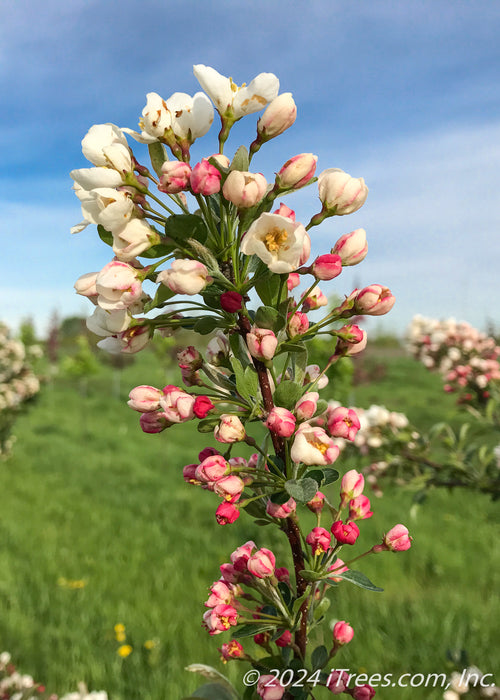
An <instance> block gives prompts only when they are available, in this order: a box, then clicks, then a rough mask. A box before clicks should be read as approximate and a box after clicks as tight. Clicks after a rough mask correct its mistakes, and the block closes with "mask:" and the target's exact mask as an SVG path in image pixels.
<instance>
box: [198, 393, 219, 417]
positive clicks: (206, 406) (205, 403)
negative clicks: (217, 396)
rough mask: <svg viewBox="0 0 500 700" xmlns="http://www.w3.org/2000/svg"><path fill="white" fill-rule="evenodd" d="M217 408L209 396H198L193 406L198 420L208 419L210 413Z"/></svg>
mask: <svg viewBox="0 0 500 700" xmlns="http://www.w3.org/2000/svg"><path fill="white" fill-rule="evenodd" d="M213 408H215V406H214V404H213V403H212V402H211V401H210V399H209V398H208V396H197V397H196V399H195V400H194V404H193V413H194V415H195V416H196V417H197V418H206V417H207V415H208V413H209V412H210V411H211V410H212V409H213Z"/></svg>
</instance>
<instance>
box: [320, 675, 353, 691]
mask: <svg viewBox="0 0 500 700" xmlns="http://www.w3.org/2000/svg"><path fill="white" fill-rule="evenodd" d="M348 683H349V674H348V673H347V672H346V671H332V672H331V673H330V675H329V676H328V680H327V681H326V687H327V688H328V690H329V691H330V692H331V693H333V694H334V695H340V694H341V693H343V692H344V691H345V689H346V688H347V684H348Z"/></svg>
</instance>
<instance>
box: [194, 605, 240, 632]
mask: <svg viewBox="0 0 500 700" xmlns="http://www.w3.org/2000/svg"><path fill="white" fill-rule="evenodd" d="M203 622H204V626H205V628H206V629H207V630H208V631H209V632H210V634H211V635H214V634H220V632H225V631H226V630H228V629H229V628H230V627H233V626H234V625H237V624H238V611H237V610H235V608H233V606H232V605H224V604H221V605H216V606H215V607H214V608H213V609H212V610H207V612H206V613H205V614H204V615H203Z"/></svg>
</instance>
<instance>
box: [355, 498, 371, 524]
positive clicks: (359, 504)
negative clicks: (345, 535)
mask: <svg viewBox="0 0 500 700" xmlns="http://www.w3.org/2000/svg"><path fill="white" fill-rule="evenodd" d="M370 508H371V504H370V499H369V498H368V497H367V496H356V498H353V499H352V500H351V501H349V520H366V518H371V517H372V515H373V513H372V511H371V510H370Z"/></svg>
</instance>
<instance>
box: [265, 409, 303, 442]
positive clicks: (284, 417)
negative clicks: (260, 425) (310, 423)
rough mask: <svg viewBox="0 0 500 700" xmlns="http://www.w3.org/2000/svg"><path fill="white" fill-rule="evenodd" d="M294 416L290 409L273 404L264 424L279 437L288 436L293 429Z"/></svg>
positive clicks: (291, 433)
mask: <svg viewBox="0 0 500 700" xmlns="http://www.w3.org/2000/svg"><path fill="white" fill-rule="evenodd" d="M295 423H296V419H295V416H294V415H293V413H292V412H291V411H289V410H288V409H286V408H282V407H281V406H274V408H272V409H271V411H270V412H269V415H268V417H267V419H266V421H265V425H266V426H267V427H268V428H269V430H270V431H271V432H272V433H275V434H276V435H280V436H281V437H290V435H293V433H294V431H295Z"/></svg>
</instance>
